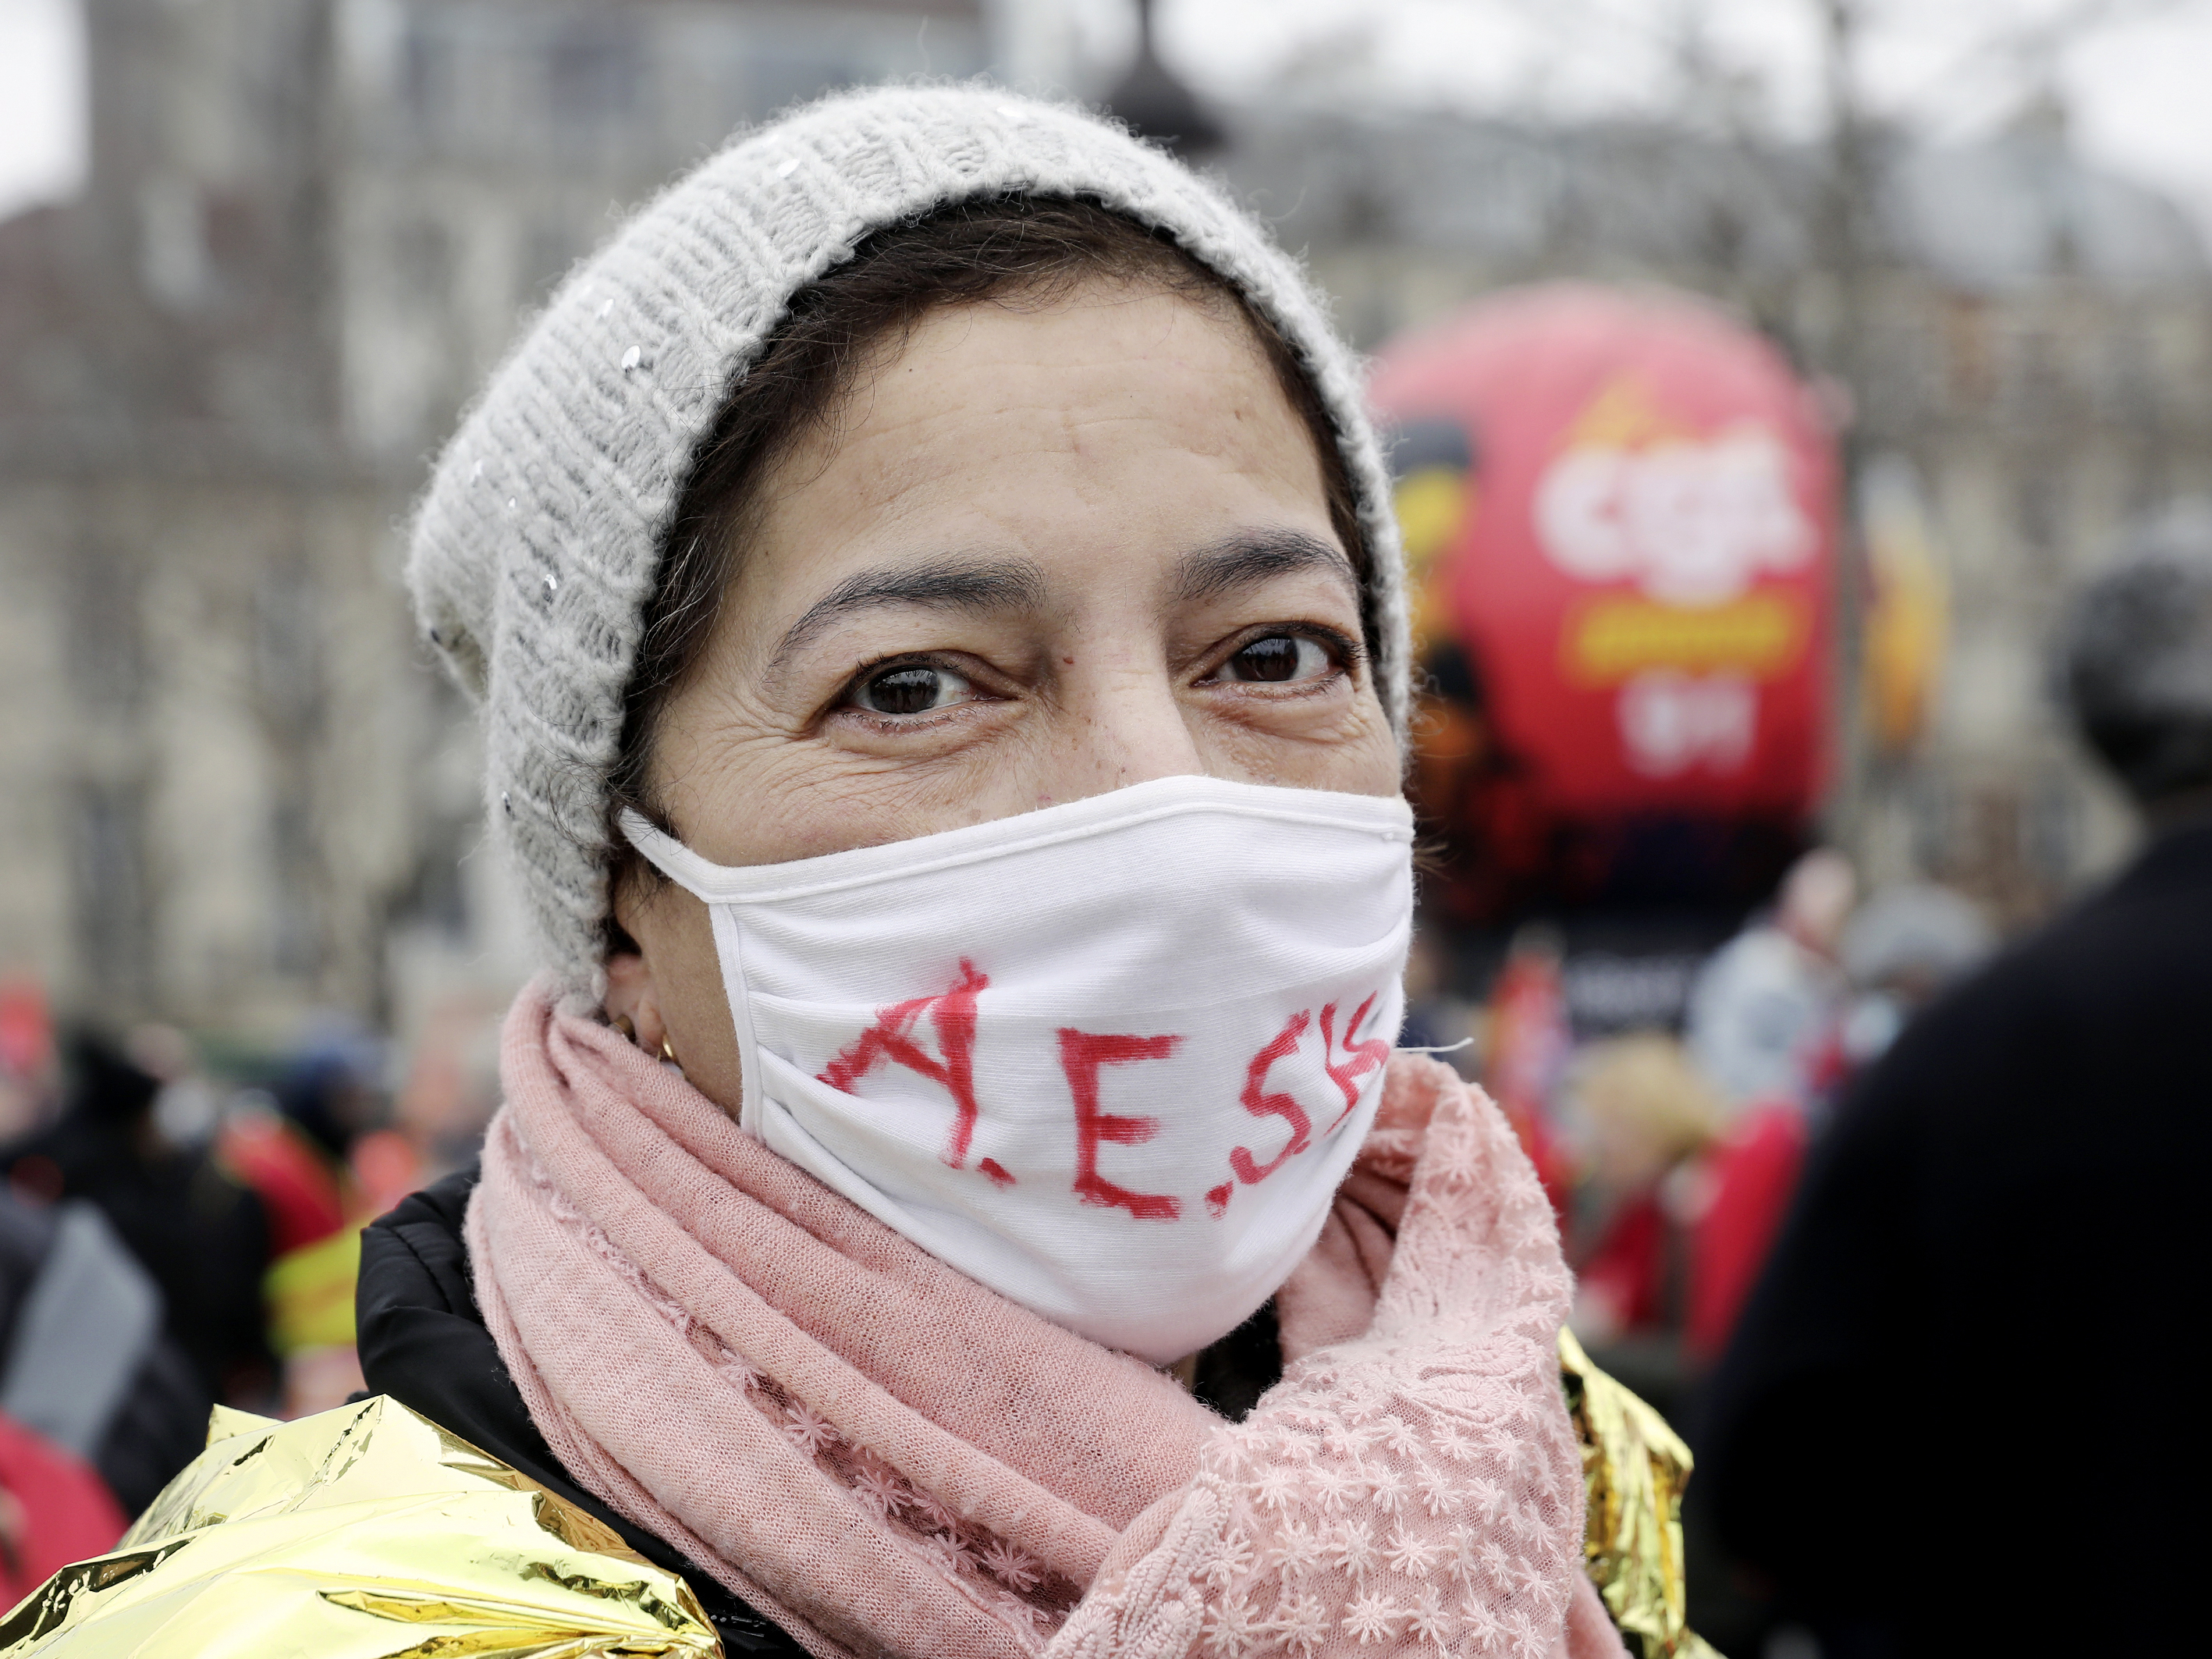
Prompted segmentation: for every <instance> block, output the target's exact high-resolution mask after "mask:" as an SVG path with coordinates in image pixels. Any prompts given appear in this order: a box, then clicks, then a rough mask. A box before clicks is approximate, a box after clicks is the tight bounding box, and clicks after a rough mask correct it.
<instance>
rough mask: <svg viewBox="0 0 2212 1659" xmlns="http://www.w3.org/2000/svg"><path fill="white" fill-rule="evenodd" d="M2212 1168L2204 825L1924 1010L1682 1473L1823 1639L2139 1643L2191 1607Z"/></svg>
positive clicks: (1852, 1642)
mask: <svg viewBox="0 0 2212 1659" xmlns="http://www.w3.org/2000/svg"><path fill="white" fill-rule="evenodd" d="M2208 1169H2212V826H2201V827H2197V828H2194V829H2188V830H2185V831H2177V832H2175V833H2173V834H2171V835H2169V836H2166V838H2164V839H2163V840H2161V841H2160V842H2156V843H2154V845H2153V846H2152V847H2151V848H2149V849H2148V851H2147V852H2146V853H2145V854H2143V856H2142V858H2141V859H2140V860H2138V861H2137V862H2136V865H2135V866H2133V867H2132V868H2130V870H2128V871H2127V872H2125V873H2124V875H2123V876H2122V877H2121V878H2119V879H2118V881H2117V882H2115V883H2114V884H2112V886H2111V887H2109V888H2108V889H2107V890H2105V891H2104V892H2102V893H2100V895H2098V896H2095V897H2093V899H2091V900H2089V901H2088V902H2086V903H2084V904H2082V905H2081V906H2080V907H2079V908H2076V909H2075V910H2073V911H2072V912H2071V913H2069V914H2068V915H2064V916H2063V917H2062V918H2060V919H2059V920H2058V921H2056V922H2055V923H2053V924H2052V925H2051V926H2050V927H2048V928H2047V929H2045V931H2044V932H2043V933H2041V934H2040V935H2039V936H2038V937H2036V938H2034V939H2032V940H2030V941H2029V942H2028V943H2027V944H2026V945H2023V946H2021V948H2019V949H2016V950H2015V951H2011V952H2010V953H2008V955H2006V956H2005V957H2002V958H2000V959H1999V960H1998V961H1997V962H1996V963H1995V964H1993V965H1992V966H1991V967H1990V969H1987V970H1986V971H1984V973H1982V974H1981V975H1978V976H1977V977H1976V978H1974V979H1973V980H1972V981H1969V982H1967V983H1966V984H1965V985H1964V986H1962V987H1960V988H1959V989H1958V990H1956V991H1955V992H1954V993H1953V994H1951V995H1949V996H1948V998H1946V999H1945V1000H1942V1001H1941V1002H1939V1003H1938V1004H1937V1005H1936V1006H1935V1007H1933V1008H1932V1009H1930V1010H1929V1012H1927V1013H1926V1014H1925V1015H1923V1017H1922V1018H1920V1019H1919V1020H1918V1021H1917V1022H1916V1023H1915V1024H1913V1025H1912V1026H1911V1028H1910V1029H1909V1030H1907V1031H1906V1032H1905V1035H1904V1036H1902V1037H1901V1038H1900V1039H1899V1042H1898V1043H1897V1045H1896V1047H1895V1048H1893V1049H1892V1050H1891V1051H1890V1053H1889V1054H1887V1055H1886V1056H1884V1057H1883V1059H1882V1060H1881V1061H1880V1062H1879V1063H1878V1064H1876V1065H1875V1066H1874V1067H1873V1068H1872V1069H1871V1070H1870V1071H1869V1073H1868V1074H1867V1075H1866V1076H1865V1077H1864V1078H1863V1079H1861V1081H1860V1083H1859V1085H1857V1087H1856V1088H1855V1089H1854V1090H1853V1091H1850V1094H1849V1095H1848V1096H1847V1097H1846V1099H1845V1100H1844V1103H1843V1105H1842V1107H1841V1109H1839V1111H1838V1115H1837V1117H1836V1120H1835V1121H1834V1122H1833V1124H1832V1127H1830V1129H1829V1130H1828V1132H1827V1133H1826V1135H1825V1136H1824V1137H1823V1139H1822V1140H1821V1141H1820V1144H1818V1145H1817V1146H1816V1147H1815V1149H1814V1153H1813V1156H1812V1158H1810V1160H1809V1161H1808V1168H1807V1172H1806V1176H1805V1181H1804V1184H1803V1186H1802V1188H1801V1190H1800V1193H1799V1194H1798V1198H1797V1200H1796V1205H1795V1206H1794V1208H1793V1210H1792V1212H1791V1213H1790V1218H1789V1219H1788V1221H1787V1222H1786V1223H1785V1224H1784V1229H1783V1231H1782V1235H1781V1237H1780V1239H1779V1241H1778V1245H1777V1247H1776V1250H1775V1253H1774V1255H1773V1257H1772V1259H1771V1261H1770V1263H1769V1265H1768V1267H1767V1270H1766V1273H1765V1276H1764V1278H1763V1279H1762V1280H1761V1282H1760V1284H1759V1287H1758V1289H1757V1290H1756V1291H1754V1293H1753V1297H1752V1299H1751V1301H1750V1303H1749V1304H1748V1306H1747V1309H1746V1311H1745V1316H1744V1318H1743V1321H1742V1323H1741V1327H1740V1328H1739V1329H1738V1331H1737V1333H1736V1335H1735V1340H1734V1342H1733V1343H1732V1344H1731V1346H1730V1347H1729V1352H1728V1354H1727V1355H1726V1357H1725V1358H1724V1359H1723V1362H1722V1364H1721V1366H1720V1368H1719V1370H1718V1371H1717V1374H1716V1376H1715V1378H1714V1382H1713V1385H1712V1388H1711V1392H1710V1394H1709V1395H1708V1407H1707V1411H1706V1413H1705V1421H1704V1424H1703V1428H1702V1431H1701V1432H1700V1433H1699V1435H1698V1436H1697V1437H1696V1438H1697V1441H1698V1452H1699V1479H1698V1480H1697V1482H1695V1483H1693V1485H1692V1501H1693V1502H1703V1503H1706V1504H1711V1511H1712V1514H1713V1516H1714V1517H1715V1519H1716V1521H1717V1523H1718V1525H1719V1527H1720V1529H1721V1531H1722V1534H1723V1536H1724V1537H1725V1538H1726V1539H1727V1540H1728V1541H1729V1544H1730V1546H1731V1547H1732V1548H1733V1549H1734V1550H1735V1552H1736V1553H1738V1554H1739V1555H1741V1556H1742V1557H1744V1558H1746V1559H1748V1560H1750V1561H1751V1562H1752V1563H1753V1564H1754V1565H1757V1566H1759V1567H1760V1568H1762V1569H1764V1570H1765V1572H1766V1573H1768V1574H1769V1575H1771V1577H1773V1578H1774V1579H1775V1580H1776V1581H1777V1582H1778V1583H1779V1585H1780V1586H1781V1588H1782V1589H1783V1591H1784V1595H1785V1597H1786V1598H1787V1599H1788V1600H1789V1601H1791V1602H1792V1603H1794V1604H1795V1609H1796V1612H1797V1613H1799V1614H1800V1615H1801V1616H1807V1617H1809V1618H1811V1619H1812V1620H1814V1622H1815V1623H1816V1624H1817V1625H1818V1626H1821V1627H1822V1629H1823V1634H1824V1636H1825V1637H1826V1638H1827V1639H1826V1647H1827V1649H1828V1650H1830V1651H1832V1652H1850V1651H1857V1652H1866V1653H1880V1652H1889V1651H1899V1652H1913V1651H1927V1652H1943V1653H1955V1652H1968V1651H1988V1650H1994V1649H1996V1648H1999V1647H2008V1646H2012V1645H2015V1644H2018V1645H2021V1647H2022V1649H2023V1650H2026V1649H2028V1648H2033V1649H2034V1650H2039V1651H2048V1652H2053V1653H2056V1652H2085V1653H2086V1652H2098V1653H2124V1652H2137V1651H2147V1650H2149V1649H2150V1648H2151V1646H2152V1645H2153V1643H2152V1641H2151V1636H2152V1632H2154V1630H2155V1629H2156V1628H2157V1627H2158V1626H2160V1624H2161V1623H2164V1622H2166V1621H2168V1620H2174V1619H2175V1618H2177V1616H2178V1615H2179V1613H2180V1612H2181V1607H2180V1604H2181V1601H2182V1598H2183V1596H2184V1595H2185V1593H2186V1590H2187V1585H2186V1583H2185V1580H2186V1574H2185V1571H2181V1570H2179V1566H2178V1560H2179V1558H2178V1557H2177V1555H2176V1553H2175V1552H2176V1550H2177V1548H2178V1547H2179V1548H2181V1549H2183V1550H2185V1549H2186V1546H2185V1545H2184V1544H2183V1543H2182V1541H2184V1540H2185V1539H2190V1538H2193V1537H2194V1536H2195V1535H2196V1534H2197V1528H2198V1526H2199V1524H2200V1516H2201V1514H2202V1504H2201V1499H2200V1490H2201V1486H2202V1482H2201V1480H2200V1478H2199V1474H2198V1471H2197V1462H2198V1461H2199V1460H2198V1457H2197V1454H2196V1453H2195V1452H2194V1451H2193V1450H2191V1449H2190V1447H2191V1444H2192V1443H2193V1442H2192V1439H2191V1437H2190V1436H2189V1435H2188V1434H2187V1432H2186V1431H2184V1430H2182V1429H2181V1427H2180V1420H2181V1417H2182V1416H2183V1415H2184V1414H2185V1413H2187V1412H2188V1411H2189V1409H2190V1407H2189V1405H2188V1404H2187V1403H2185V1402H2186V1401H2188V1399H2189V1397H2190V1396H2191V1395H2194V1393H2195V1392H2196V1387H2195V1383H2194V1380H2193V1379H2194V1372H2193V1370H2192V1369H2190V1368H2185V1367H2182V1366H2179V1365H2177V1364H2175V1363H2174V1360H2173V1358H2172V1356H2173V1354H2174V1352H2176V1350H2178V1349H2179V1348H2180V1347H2182V1346H2184V1345H2185V1343H2186V1342H2187V1341H2188V1340H2191V1339H2192V1338H2193V1337H2195V1336H2196V1335H2197V1334H2198V1333H2199V1332H2201V1331H2203V1329H2205V1328H2207V1326H2208V1324H2212V1304H2208V1297H2207V1291H2206V1282H2205V1275H2204V1273H2203V1248H2204V1247H2203V1213H2204V1195H2203V1194H2204V1182H2205V1179H2206V1171H2207V1170H2208ZM1700 1488H1702V1491H1700V1490H1699V1489H1700ZM2191 1622H2192V1623H2194V1622H2195V1620H2194V1619H2193V1618H2192V1619H2191Z"/></svg>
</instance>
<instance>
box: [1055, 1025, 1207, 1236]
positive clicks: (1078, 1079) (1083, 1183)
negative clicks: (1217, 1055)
mask: <svg viewBox="0 0 2212 1659" xmlns="http://www.w3.org/2000/svg"><path fill="white" fill-rule="evenodd" d="M1178 1042H1182V1038H1181V1037H1179V1036H1106V1035H1102V1034H1100V1033H1097V1032H1093V1031H1077V1030H1069V1029H1068V1028H1066V1027H1065V1026H1063V1027H1062V1028H1061V1029H1060V1070H1061V1071H1062V1072H1063V1073H1066V1077H1067V1091H1068V1093H1070V1094H1071V1095H1073V1096H1074V1097H1075V1194H1076V1196H1077V1197H1078V1198H1080V1199H1081V1200H1083V1201H1084V1202H1085V1204H1097V1205H1100V1206H1106V1205H1114V1206H1119V1207H1121V1208H1122V1209H1124V1210H1127V1212H1129V1213H1130V1214H1131V1215H1133V1216H1134V1217H1136V1218H1137V1219H1138V1220H1139V1221H1173V1220H1174V1219H1175V1218H1176V1217H1177V1216H1179V1215H1181V1214H1182V1204H1181V1203H1180V1202H1179V1201H1178V1200H1176V1199H1173V1198H1170V1197H1169V1196H1168V1195H1167V1194H1164V1193H1133V1192H1131V1191H1130V1190H1129V1189H1128V1188H1126V1187H1117V1186H1115V1184H1114V1183H1113V1182H1110V1181H1109V1180H1107V1179H1106V1177H1105V1176H1102V1175H1100V1174H1099V1173H1098V1146H1099V1143H1100V1142H1102V1141H1111V1142H1112V1143H1113V1144H1114V1145H1115V1146H1142V1145H1144V1143H1145V1142H1146V1141H1148V1140H1150V1139H1152V1137H1153V1136H1154V1135H1156V1134H1158V1133H1159V1132H1160V1121H1159V1119H1158V1118H1156V1117H1120V1116H1116V1115H1115V1114H1113V1113H1111V1112H1102V1111H1100V1110H1099V1109H1098V1072H1099V1068H1100V1067H1101V1066H1126V1065H1128V1064H1129V1063H1131V1062H1132V1061H1133V1060H1165V1059H1166V1058H1167V1057H1168V1056H1169V1055H1170V1054H1173V1053H1174V1052H1175V1047H1176V1044H1177V1043H1178Z"/></svg>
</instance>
